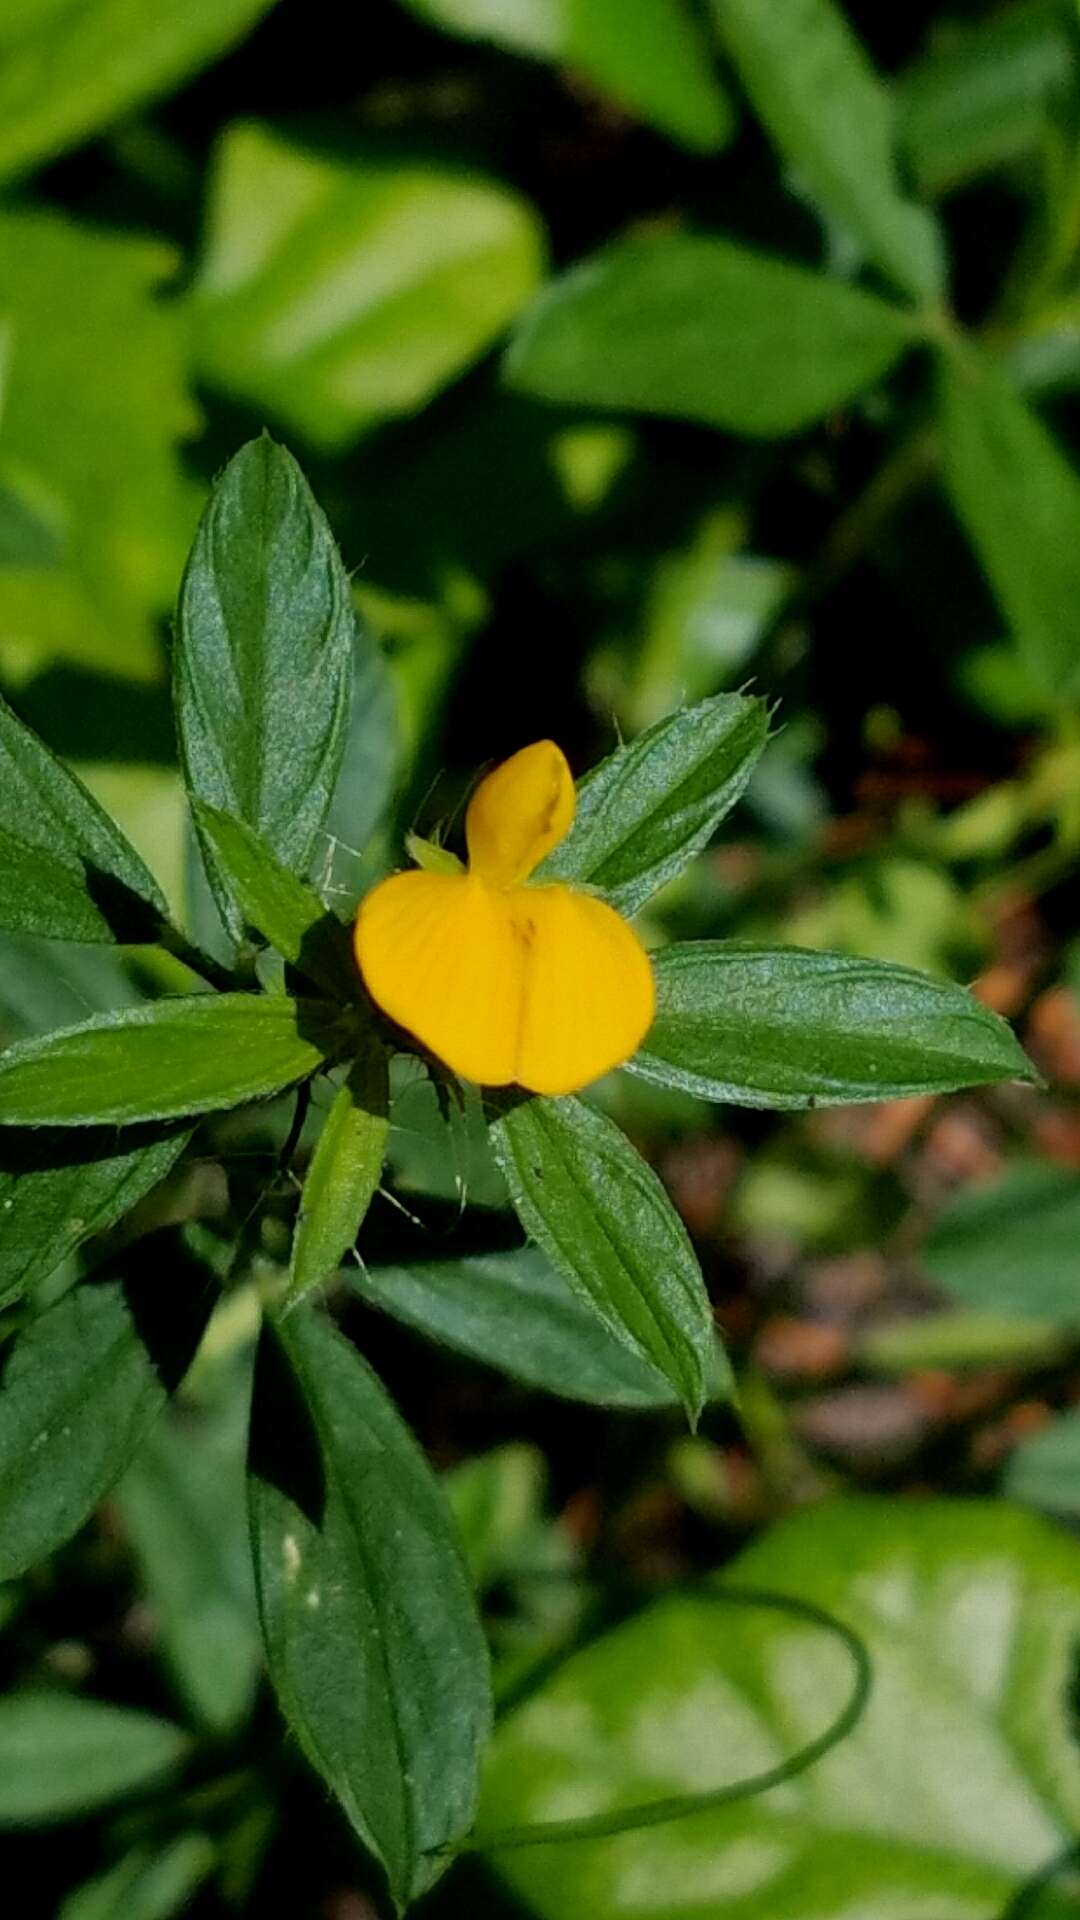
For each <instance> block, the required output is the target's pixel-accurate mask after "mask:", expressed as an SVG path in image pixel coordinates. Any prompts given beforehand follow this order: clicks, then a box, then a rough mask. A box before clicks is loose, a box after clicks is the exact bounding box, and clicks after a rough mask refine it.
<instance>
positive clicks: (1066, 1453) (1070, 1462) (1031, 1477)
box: [1005, 1411, 1080, 1520]
mask: <svg viewBox="0 0 1080 1920" xmlns="http://www.w3.org/2000/svg"><path fill="white" fill-rule="evenodd" d="M1005 1492H1006V1493H1007V1494H1008V1496H1009V1499H1010V1500H1020V1501H1022V1502H1023V1504H1024V1505H1025V1506H1029V1507H1042V1508H1044V1509H1045V1511H1046V1512H1047V1513H1058V1514H1061V1515H1063V1516H1068V1518H1069V1519H1072V1520H1074V1519H1075V1518H1076V1516H1077V1515H1078V1514H1080V1412H1076V1411H1073V1412H1071V1413H1063V1414H1060V1415H1059V1416H1058V1418H1057V1419H1056V1420H1051V1422H1050V1425H1049V1426H1048V1427H1044V1428H1043V1430H1042V1432H1041V1433H1033V1434H1031V1435H1030V1436H1029V1438H1028V1439H1026V1440H1022V1441H1021V1442H1020V1445H1019V1446H1018V1447H1017V1448H1016V1450H1015V1452H1014V1453H1013V1454H1012V1455H1011V1457H1010V1460H1009V1463H1008V1466H1007V1467H1006V1469H1005Z"/></svg>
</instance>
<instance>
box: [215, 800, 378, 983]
mask: <svg viewBox="0 0 1080 1920" xmlns="http://www.w3.org/2000/svg"><path fill="white" fill-rule="evenodd" d="M193 811H194V815H195V819H196V822H197V824H198V827H199V832H200V834H201V835H202V839H203V844H204V845H205V846H208V847H210V848H212V850H213V857H214V859H215V861H216V863H217V868H218V871H219V872H220V873H221V874H223V875H224V877H225V879H226V881H227V883H228V886H229V888H230V891H231V893H232V897H233V899H234V900H235V902H236V904H237V906H238V907H239V909H240V912H241V913H242V915H243V917H244V919H245V920H246V921H248V922H249V923H250V925H251V926H253V927H254V928H255V930H256V932H257V933H261V934H262V936H263V938H264V939H265V940H269V941H270V943H271V945H272V946H275V947H276V948H277V950H278V952H279V953H280V954H281V955H282V956H283V957H284V958H285V959H286V960H289V961H291V962H292V964H293V966H295V967H296V968H297V969H298V970H299V972H301V973H303V974H306V975H307V977H308V978H309V979H310V980H313V981H315V982H316V984H317V985H319V986H321V987H323V988H324V989H325V991H326V992H327V993H330V994H333V996H334V997H335V999H339V1000H340V999H346V1000H355V999H356V998H357V995H358V992H359V981H358V977H357V971H356V962H355V960H354V959H353V956H352V948H351V946H350V942H349V936H348V934H347V932H346V930H345V928H344V927H343V926H342V925H341V923H340V921H338V920H335V918H334V916H333V914H332V913H329V912H328V911H327V909H326V907H324V906H323V903H322V901H321V900H320V899H319V896H318V894H317V893H316V892H314V890H313V889H312V888H311V887H309V886H306V885H305V883H304V882H303V880H298V879H297V878H296V875H295V874H293V873H290V872H289V871H288V869H287V868H286V867H283V866H281V865H280V863H279V862H278V861H277V860H275V858H274V856H273V854H272V853H271V852H270V850H269V848H268V847H266V846H264V844H263V842H262V841H261V840H260V839H259V836H258V834H257V833H253V832H252V830H251V828H250V827H248V826H245V825H244V822H243V821H242V820H234V819H232V818H231V817H230V816H229V815H228V814H227V813H219V812H218V811H217V809H216V808H215V807H207V806H203V805H202V804H201V802H199V801H196V802H195V806H194V809H193Z"/></svg>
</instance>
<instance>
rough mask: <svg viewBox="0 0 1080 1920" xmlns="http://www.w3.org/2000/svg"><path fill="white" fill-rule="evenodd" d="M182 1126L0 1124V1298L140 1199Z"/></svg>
mask: <svg viewBox="0 0 1080 1920" xmlns="http://www.w3.org/2000/svg"><path fill="white" fill-rule="evenodd" d="M190 1137H191V1136H190V1133H189V1131H188V1129H187V1128H179V1129H178V1128H175V1127H174V1128H172V1129H170V1130H169V1131H168V1132H163V1131H162V1130H161V1129H153V1130H149V1131H145V1132H142V1131H134V1130H133V1131H132V1132H131V1133H129V1134H126V1135H125V1136H124V1138H123V1139H122V1140H121V1139H118V1138H117V1134H116V1130H115V1128H113V1127H107V1128H103V1129H102V1130H101V1131H100V1132H99V1131H97V1130H95V1129H87V1130H86V1131H80V1132H79V1133H72V1132H71V1131H70V1129H68V1128H64V1129H63V1130H60V1131H57V1132H53V1131H51V1130H49V1131H42V1130H41V1129H40V1128H36V1129H34V1130H33V1131H28V1132H25V1133H24V1132H21V1131H19V1130H17V1129H16V1128H13V1127H11V1128H7V1129H6V1130H3V1131H0V1223H2V1231H0V1306H9V1305H10V1304H11V1302H12V1301H13V1300H17V1299H18V1298H19V1296H20V1295H21V1294H24V1293H28V1292H29V1290H30V1288H31V1287H34V1286H36V1285H37V1283H38V1281H39V1280H44V1279H46V1278H47V1277H48V1275H49V1274H50V1273H52V1271H53V1269H54V1268H55V1267H58V1266H59V1265H60V1262H61V1260H64V1259H66V1258H67V1256H68V1254H69V1253H72V1252H74V1250H75V1248H76V1247H78V1246H80V1245H81V1243H82V1242H83V1241H84V1240H88V1239H89V1238H90V1237H91V1236H92V1235H93V1234H97V1233H104V1232H105V1230H106V1228H108V1227H111V1226H112V1225H114V1223H115V1222H116V1221H117V1220H119V1219H121V1218H122V1217H123V1215H124V1214H125V1213H127V1212H129V1210H130V1209H131V1208H132V1207H133V1206H135V1205H136V1203H137V1202H138V1201H139V1200H141V1199H143V1197H144V1195H146V1194H148V1193H149V1192H150V1191H151V1189H152V1188H153V1187H156V1186H157V1184H158V1182H159V1180H163V1179H164V1177H165V1175H166V1174H167V1173H168V1172H169V1169H170V1168H171V1167H172V1166H173V1165H174V1164H175V1162H176V1161H177V1159H178V1158H179V1156H180V1154H181V1153H182V1152H183V1150H184V1147H185V1146H186V1144H187V1142H188V1140H189V1139H190Z"/></svg>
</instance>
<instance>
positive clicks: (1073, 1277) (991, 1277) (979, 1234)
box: [922, 1161, 1080, 1328]
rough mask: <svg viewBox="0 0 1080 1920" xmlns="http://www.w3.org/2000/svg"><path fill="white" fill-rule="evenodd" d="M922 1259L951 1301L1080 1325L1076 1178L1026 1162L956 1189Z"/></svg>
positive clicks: (1063, 1170) (1059, 1169)
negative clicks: (1000, 1175)
mask: <svg viewBox="0 0 1080 1920" xmlns="http://www.w3.org/2000/svg"><path fill="white" fill-rule="evenodd" d="M922 1260H923V1265H924V1266H925V1268H926V1271H927V1273H928V1274H929V1275H930V1277H931V1279H932V1280H934V1281H935V1282H936V1284H937V1285H938V1286H939V1287H941V1288H943V1290H944V1291H945V1292H946V1293H947V1294H949V1295H951V1297H952V1298H953V1299H956V1300H963V1301H964V1302H965V1303H966V1304H968V1305H970V1306H976V1307H991V1308H995V1309H997V1310H998V1311H999V1312H1007V1313H1019V1314H1023V1315H1026V1316H1027V1318H1028V1319H1030V1320H1049V1321H1052V1322H1054V1323H1055V1324H1057V1325H1065V1326H1072V1327H1077V1328H1080V1175H1078V1174H1076V1173H1074V1172H1072V1171H1071V1170H1070V1169H1069V1168H1068V1167H1055V1166H1049V1165H1046V1164H1044V1163H1042V1162H1038V1161H1031V1162H1030V1163H1028V1164H1025V1165H1020V1166H1015V1167H1012V1168H1010V1169H1009V1171H1008V1172H1007V1173H1006V1174H1005V1175H1004V1177H1003V1178H1002V1179H1000V1180H995V1181H993V1182H992V1183H991V1184H990V1185H988V1186H986V1185H979V1186H972V1187H964V1188H961V1189H960V1191H959V1192H957V1193H955V1194H954V1195H953V1196H952V1198H951V1199H950V1200H949V1201H948V1203H947V1204H946V1206H945V1207H944V1208H943V1209H942V1211H941V1212H940V1213H939V1214H938V1216H937V1219H936V1220H935V1221H934V1224H933V1226H932V1228H931V1230H930V1234H929V1237H928V1239H927V1241H926V1244H925V1246H924V1248H923V1254H922Z"/></svg>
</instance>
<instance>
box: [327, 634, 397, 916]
mask: <svg viewBox="0 0 1080 1920" xmlns="http://www.w3.org/2000/svg"><path fill="white" fill-rule="evenodd" d="M357 634H358V637H359V640H360V645H359V648H358V652H357V659H356V669H355V672H354V674H353V686H352V709H351V713H350V716H349V728H348V734H347V737H346V741H345V751H344V753H343V755H342V760H341V771H340V773H339V774H338V782H337V786H336V787H335V788H334V794H333V798H332V799H331V802H330V809H329V812H328V813H327V816H326V828H325V832H326V838H327V858H326V863H325V868H324V871H325V873H326V876H327V879H328V880H329V876H330V874H331V873H332V872H333V871H334V868H335V856H336V855H338V854H340V856H341V858H342V861H343V863H344V871H343V874H342V879H343V881H347V880H352V882H353V884H352V886H351V888H350V889H349V892H348V896H347V900H346V903H345V904H348V905H351V904H352V902H353V900H355V899H356V898H358V897H359V895H360V893H361V892H362V891H363V886H362V882H361V880H360V878H359V875H360V873H362V868H361V866H360V858H359V857H360V856H361V855H362V854H363V853H364V852H365V851H366V849H367V847H368V845H369V842H370V841H371V839H372V837H373V835H374V834H375V833H376V831H377V829H378V828H379V827H380V826H381V825H382V824H383V821H384V820H385V818H386V816H387V814H388V813H389V811H390V807H391V804H392V802H393V799H394V794H395V790H396V788H397V784H398V780H399V778H400V774H401V755H402V726H401V717H400V715H399V712H398V694H397V688H396V685H395V682H394V679H393V678H392V677H391V673H390V669H389V667H388V666H387V663H386V660H385V659H384V658H383V655H382V652H381V650H380V648H379V647H378V645H377V644H376V642H375V640H374V639H373V638H372V636H371V635H370V633H369V632H368V630H367V626H366V624H365V622H364V621H363V620H359V619H358V620H357Z"/></svg>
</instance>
